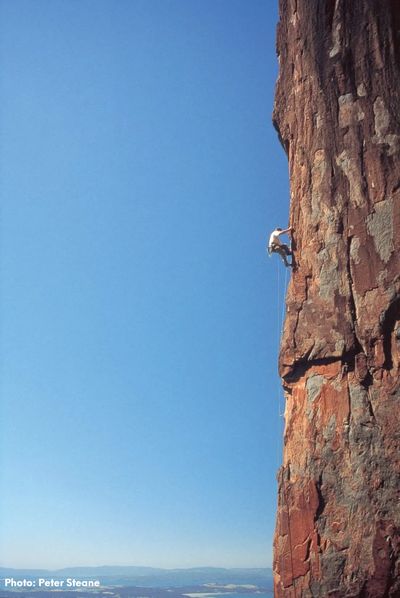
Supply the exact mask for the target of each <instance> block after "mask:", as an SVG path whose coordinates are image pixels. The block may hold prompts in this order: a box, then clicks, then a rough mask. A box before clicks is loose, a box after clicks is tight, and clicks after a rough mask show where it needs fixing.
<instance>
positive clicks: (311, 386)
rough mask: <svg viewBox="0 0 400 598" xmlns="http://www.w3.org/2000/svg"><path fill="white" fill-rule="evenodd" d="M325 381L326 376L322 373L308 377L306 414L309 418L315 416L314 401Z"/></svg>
mask: <svg viewBox="0 0 400 598" xmlns="http://www.w3.org/2000/svg"><path fill="white" fill-rule="evenodd" d="M324 382H325V378H324V376H321V375H320V374H314V375H313V376H310V377H309V378H307V382H306V391H307V405H306V415H307V417H308V419H309V420H311V419H312V416H313V403H314V401H315V399H316V398H317V397H318V395H319V394H320V392H321V389H322V386H323V384H324Z"/></svg>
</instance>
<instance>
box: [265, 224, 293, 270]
mask: <svg viewBox="0 0 400 598" xmlns="http://www.w3.org/2000/svg"><path fill="white" fill-rule="evenodd" d="M292 231H293V228H292V227H291V226H289V228H285V229H284V230H282V229H281V228H276V229H275V230H273V231H272V233H271V235H270V237H269V242H268V253H269V254H270V255H271V253H279V255H280V256H281V258H282V259H283V261H284V263H285V266H286V267H287V268H288V267H292V266H293V257H292V263H291V264H289V262H288V261H287V256H288V255H291V256H293V252H292V250H291V249H290V248H289V246H288V245H286V243H281V240H280V238H279V237H280V236H281V235H286V234H287V235H290V234H291V233H292Z"/></svg>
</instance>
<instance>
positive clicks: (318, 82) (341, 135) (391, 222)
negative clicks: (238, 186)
mask: <svg viewBox="0 0 400 598" xmlns="http://www.w3.org/2000/svg"><path fill="white" fill-rule="evenodd" d="M277 50H278V56H279V63H280V71H279V79H278V83H277V88H276V98H275V108H274V123H275V125H276V128H277V130H278V132H279V135H280V138H281V141H282V145H283V147H284V148H285V151H286V153H287V155H288V160H289V171H290V183H291V204H290V218H289V221H290V224H291V225H292V226H293V227H294V229H295V231H294V236H293V247H294V259H295V263H296V269H295V270H294V272H293V275H292V279H291V281H290V285H289V289H288V293H287V299H286V304H287V311H286V319H285V327H284V334H283V338H282V343H281V351H280V358H279V367H280V374H281V376H282V378H283V379H284V388H285V391H286V412H285V444H284V457H283V466H282V469H281V472H280V475H279V500H278V513H277V524H276V531H275V540H274V571H275V596H276V597H278V598H279V597H285V598H288V597H290V598H292V597H293V598H300V596H302V597H303V598H306V597H314V596H315V597H321V598H325V597H326V596H330V597H335V596H336V597H338V598H341V597H343V598H344V597H350V596H354V597H355V596H363V597H365V598H380V597H386V596H387V597H392V598H393V597H395V596H400V535H399V533H400V532H399V530H400V504H399V497H400V476H399V474H400V458H399V455H400V450H399V449H400V434H399V423H398V419H399V418H398V414H399V411H400V384H399V373H400V372H399V368H400V258H399V249H400V119H399V114H400V3H399V2H398V1H396V0H383V1H380V2H378V1H376V0H352V1H351V2H347V1H346V2H345V1H344V0H318V1H317V0H315V1H312V0H302V1H301V2H300V1H299V0H280V21H279V24H278V35H277Z"/></svg>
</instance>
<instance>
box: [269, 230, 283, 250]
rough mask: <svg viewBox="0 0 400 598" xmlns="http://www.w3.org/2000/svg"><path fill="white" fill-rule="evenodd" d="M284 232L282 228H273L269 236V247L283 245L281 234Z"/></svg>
mask: <svg viewBox="0 0 400 598" xmlns="http://www.w3.org/2000/svg"><path fill="white" fill-rule="evenodd" d="M280 234H282V231H281V230H277V229H275V230H273V231H272V233H271V236H270V238H269V243H268V247H271V246H272V245H282V243H281V240H280V238H279V235H280Z"/></svg>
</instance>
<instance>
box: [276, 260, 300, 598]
mask: <svg viewBox="0 0 400 598" xmlns="http://www.w3.org/2000/svg"><path fill="white" fill-rule="evenodd" d="M280 270H281V263H280V261H279V260H277V279H278V285H277V286H278V317H277V327H278V328H277V347H278V354H279V349H280V343H281V338H282V333H283V326H284V321H285V320H284V318H285V312H286V292H287V279H288V268H285V276H284V279H283V280H284V282H283V295H282V294H281V274H280ZM281 302H282V309H281ZM282 397H283V392H282V386H281V381H280V380H279V379H278V415H279V422H280V421H281V419H280V418H281V417H283V416H284V414H285V409H284V407H285V404H284V403H283V410H282V407H281V399H282ZM283 398H284V397H283ZM279 428H281V426H280V425H279ZM280 448H281V445H280V442H279V438H278V463H280V457H279V453H280ZM281 488H282V497H283V507H286V515H287V526H288V541H289V556H290V569H291V574H292V587H293V593H294V598H297V590H296V580H295V578H294V565H293V548H292V533H291V525H290V509H289V501H288V493H287V490H286V483H285V474H284V471H283V470H281ZM281 558H282V559H283V558H284V555H283V554H282V557H281ZM282 564H283V563H282V561H281V571H283V569H284V567H283V566H282Z"/></svg>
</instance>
